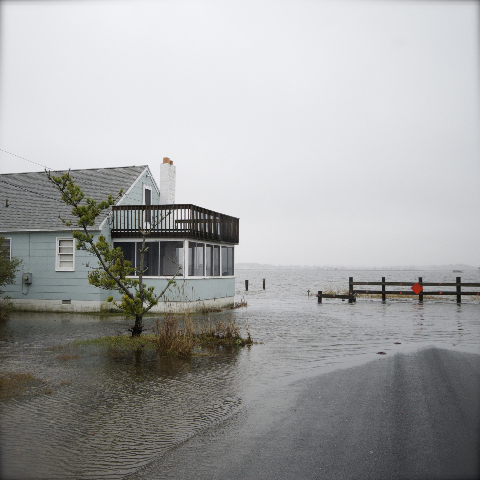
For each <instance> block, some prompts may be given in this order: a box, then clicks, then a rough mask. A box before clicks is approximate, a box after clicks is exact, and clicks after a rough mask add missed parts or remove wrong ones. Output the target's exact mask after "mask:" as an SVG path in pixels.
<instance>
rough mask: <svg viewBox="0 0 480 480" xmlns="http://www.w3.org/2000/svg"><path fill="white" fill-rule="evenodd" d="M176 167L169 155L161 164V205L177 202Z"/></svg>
mask: <svg viewBox="0 0 480 480" xmlns="http://www.w3.org/2000/svg"><path fill="white" fill-rule="evenodd" d="M175 177H176V173H175V167H174V166H173V162H172V160H170V159H169V158H168V157H165V158H164V159H163V163H162V164H160V205H172V204H174V203H175Z"/></svg>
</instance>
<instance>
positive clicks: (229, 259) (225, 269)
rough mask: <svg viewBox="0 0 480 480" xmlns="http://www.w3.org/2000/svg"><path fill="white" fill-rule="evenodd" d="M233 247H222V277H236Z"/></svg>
mask: <svg viewBox="0 0 480 480" xmlns="http://www.w3.org/2000/svg"><path fill="white" fill-rule="evenodd" d="M233 265H234V262H233V247H222V275H223V276H227V275H234V269H233Z"/></svg>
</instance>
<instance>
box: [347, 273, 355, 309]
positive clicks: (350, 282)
mask: <svg viewBox="0 0 480 480" xmlns="http://www.w3.org/2000/svg"><path fill="white" fill-rule="evenodd" d="M348 295H349V298H348V303H353V302H354V297H353V277H348Z"/></svg>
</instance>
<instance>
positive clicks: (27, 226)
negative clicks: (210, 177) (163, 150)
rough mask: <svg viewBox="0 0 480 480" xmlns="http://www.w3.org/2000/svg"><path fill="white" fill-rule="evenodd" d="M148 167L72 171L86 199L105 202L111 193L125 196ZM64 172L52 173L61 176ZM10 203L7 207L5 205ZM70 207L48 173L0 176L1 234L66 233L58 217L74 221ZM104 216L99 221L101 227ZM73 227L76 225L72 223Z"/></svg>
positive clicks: (97, 223) (96, 226)
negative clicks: (28, 232) (34, 231)
mask: <svg viewBox="0 0 480 480" xmlns="http://www.w3.org/2000/svg"><path fill="white" fill-rule="evenodd" d="M145 168H146V166H145V165H143V166H139V167H115V168H92V169H88V170H71V171H70V174H71V175H72V177H73V179H74V181H75V183H76V184H77V185H79V186H80V188H81V189H82V190H83V192H84V193H85V197H90V198H93V199H94V200H97V201H99V200H103V199H105V198H106V197H107V196H108V195H109V194H112V195H114V196H116V195H117V194H118V192H119V191H120V189H123V192H124V193H125V192H126V191H127V190H128V189H129V188H130V186H131V185H132V184H133V183H134V182H135V180H137V178H138V177H139V176H140V174H141V173H142V172H143V171H144V170H145ZM64 173H65V171H61V172H60V171H56V172H52V175H54V176H61V175H63V174H64ZM7 201H8V207H6V202H7ZM70 211H71V208H69V207H67V206H66V205H65V204H64V203H63V202H62V200H61V198H60V192H59V191H58V190H56V189H55V187H54V186H53V185H52V184H51V183H50V181H49V180H48V178H47V175H46V173H45V172H31V173H9V174H3V175H0V232H8V231H19V230H65V229H66V227H65V225H64V224H63V223H62V221H61V220H60V218H59V215H60V217H62V218H66V219H68V218H71V215H70ZM104 218H105V217H103V218H99V219H97V222H96V225H95V228H98V227H99V225H100V223H101V222H102V221H103V220H104ZM72 226H73V224H72Z"/></svg>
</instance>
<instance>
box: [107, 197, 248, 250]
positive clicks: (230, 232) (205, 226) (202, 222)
mask: <svg viewBox="0 0 480 480" xmlns="http://www.w3.org/2000/svg"><path fill="white" fill-rule="evenodd" d="M112 216H113V217H112V218H113V225H112V237H113V238H118V237H139V236H141V234H142V233H141V232H142V230H143V231H145V232H148V236H149V237H157V238H158V237H165V238H168V237H172V238H193V239H198V240H212V241H217V242H223V243H235V244H236V243H238V241H239V219H238V218H235V217H230V216H229V215H224V214H223V213H218V212H214V211H212V210H207V209H206V208H201V207H197V206H196V205H185V204H184V205H119V206H114V207H112Z"/></svg>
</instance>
